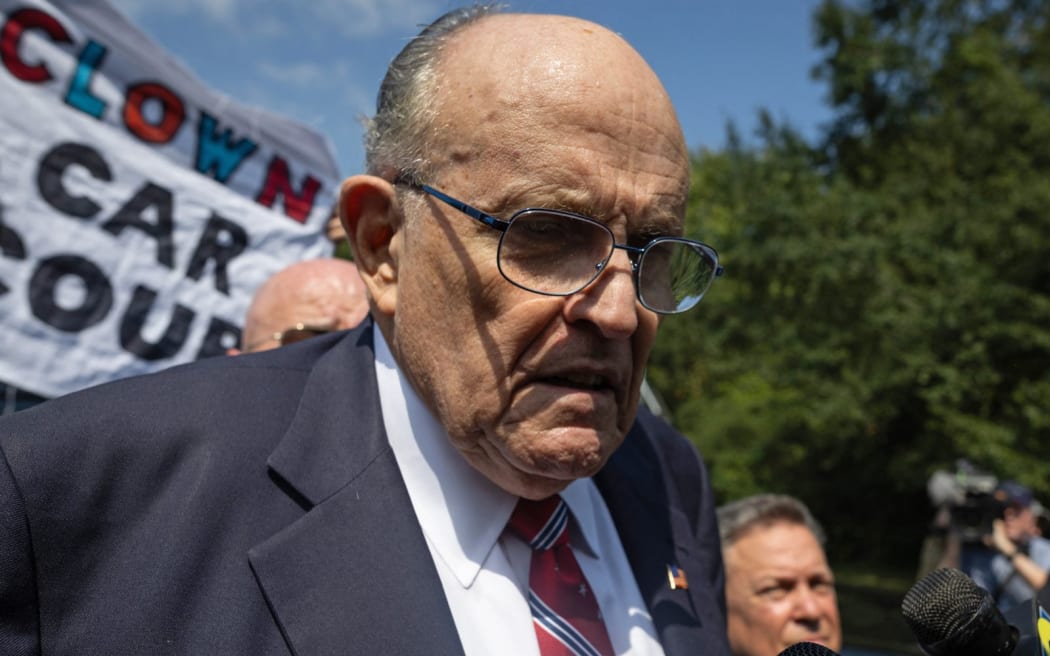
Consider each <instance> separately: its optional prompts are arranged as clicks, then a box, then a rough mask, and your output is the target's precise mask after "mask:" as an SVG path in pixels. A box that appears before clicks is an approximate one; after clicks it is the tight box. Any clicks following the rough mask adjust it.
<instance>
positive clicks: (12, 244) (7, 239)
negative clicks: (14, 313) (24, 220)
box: [0, 205, 26, 296]
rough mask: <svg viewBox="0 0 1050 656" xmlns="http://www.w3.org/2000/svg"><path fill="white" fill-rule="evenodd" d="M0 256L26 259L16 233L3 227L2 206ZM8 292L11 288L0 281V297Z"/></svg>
mask: <svg viewBox="0 0 1050 656" xmlns="http://www.w3.org/2000/svg"><path fill="white" fill-rule="evenodd" d="M0 255H3V256H4V257H9V258H11V259H13V260H24V259H26V246H25V244H24V243H22V238H21V237H19V236H18V233H17V232H15V231H14V230H12V229H11V228H8V227H7V226H5V225H4V207H3V205H0ZM9 291H11V288H10V287H8V286H7V285H5V284H4V281H3V280H0V296H3V295H4V294H6V293H7V292H9Z"/></svg>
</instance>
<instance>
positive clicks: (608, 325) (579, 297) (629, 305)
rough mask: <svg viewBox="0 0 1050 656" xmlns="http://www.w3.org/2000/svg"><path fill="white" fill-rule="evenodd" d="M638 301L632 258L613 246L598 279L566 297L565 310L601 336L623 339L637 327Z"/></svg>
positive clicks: (571, 318) (572, 318)
mask: <svg viewBox="0 0 1050 656" xmlns="http://www.w3.org/2000/svg"><path fill="white" fill-rule="evenodd" d="M637 301H638V295H637V292H636V291H635V286H634V269H633V267H632V265H631V261H630V259H629V258H628V257H627V254H626V253H624V252H623V251H621V250H620V249H616V251H615V252H614V253H613V254H612V257H611V258H610V259H609V263H608V264H607V265H606V266H605V268H604V270H603V271H602V272H601V274H600V275H599V276H598V278H597V279H595V280H594V281H593V282H591V284H590V285H587V287H585V288H583V289H582V290H580V291H579V292H577V293H575V294H573V295H572V296H570V297H569V302H568V305H567V308H566V311H567V312H568V316H569V319H570V320H572V321H581V320H582V321H589V322H591V323H593V324H594V325H595V326H597V327H598V329H599V330H600V331H601V333H602V336H604V337H606V338H609V339H622V338H627V337H630V336H631V335H633V334H634V333H635V331H636V330H637V329H638V311H639V307H640V306H639V305H638V302H637Z"/></svg>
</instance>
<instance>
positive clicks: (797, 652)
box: [777, 642, 839, 656]
mask: <svg viewBox="0 0 1050 656" xmlns="http://www.w3.org/2000/svg"><path fill="white" fill-rule="evenodd" d="M777 656H839V655H838V654H837V653H836V652H834V651H832V650H830V649H828V648H827V647H825V646H824V645H822V644H820V643H817V642H796V643H795V644H793V645H791V646H790V647H788V648H787V649H785V650H784V651H782V652H780V653H779V654H777Z"/></svg>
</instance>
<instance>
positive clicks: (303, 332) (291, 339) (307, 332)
mask: <svg viewBox="0 0 1050 656" xmlns="http://www.w3.org/2000/svg"><path fill="white" fill-rule="evenodd" d="M327 332H329V331H328V330H324V329H322V328H289V329H288V330H286V331H284V332H283V333H281V338H280V340H279V341H280V342H281V346H288V345H289V344H295V343H296V342H301V341H303V340H304V339H310V338H311V337H319V336H321V335H324V334H325V333H327Z"/></svg>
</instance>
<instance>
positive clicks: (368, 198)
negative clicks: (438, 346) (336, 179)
mask: <svg viewBox="0 0 1050 656" xmlns="http://www.w3.org/2000/svg"><path fill="white" fill-rule="evenodd" d="M339 218H340V220H341V221H342V223H343V229H344V230H346V234H347V236H348V237H349V238H350V248H351V250H352V251H353V253H354V263H355V264H356V265H357V269H358V271H360V272H361V278H362V279H363V280H364V281H365V286H367V287H368V292H369V295H370V296H371V297H372V301H373V303H374V308H375V310H376V311H378V312H379V313H380V314H383V315H386V316H388V317H390V316H393V315H394V310H395V307H396V305H397V273H398V258H399V255H400V244H401V239H402V236H401V227H402V217H401V211H400V209H399V208H398V205H397V196H396V194H395V191H394V186H393V185H392V184H390V183H389V182H387V181H386V180H384V179H382V178H379V177H376V176H374V175H355V176H351V177H349V178H347V179H346V180H345V181H344V182H343V186H342V189H341V191H340V194H339Z"/></svg>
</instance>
